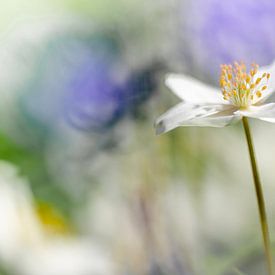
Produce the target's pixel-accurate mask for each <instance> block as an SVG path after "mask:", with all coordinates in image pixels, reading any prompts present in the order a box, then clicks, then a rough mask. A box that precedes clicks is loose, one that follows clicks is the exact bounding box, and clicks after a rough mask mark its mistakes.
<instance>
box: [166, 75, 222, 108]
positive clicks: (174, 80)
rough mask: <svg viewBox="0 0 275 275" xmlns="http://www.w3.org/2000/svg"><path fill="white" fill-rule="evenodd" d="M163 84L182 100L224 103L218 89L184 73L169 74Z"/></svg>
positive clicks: (195, 102)
mask: <svg viewBox="0 0 275 275" xmlns="http://www.w3.org/2000/svg"><path fill="white" fill-rule="evenodd" d="M165 84H166V85H167V86H168V87H169V88H170V89H171V90H172V91H173V92H174V93H175V94H176V95H177V96H178V97H179V98H180V99H182V100H183V101H185V102H190V103H194V104H226V101H225V100H224V99H223V96H222V92H221V91H219V89H217V88H214V87H211V86H209V85H206V84H204V83H202V82H200V81H199V80H196V79H194V78H192V77H189V76H185V75H177V74H170V75H168V76H167V78H166V80H165Z"/></svg>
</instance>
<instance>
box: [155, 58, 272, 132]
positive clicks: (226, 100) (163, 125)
mask: <svg viewBox="0 0 275 275" xmlns="http://www.w3.org/2000/svg"><path fill="white" fill-rule="evenodd" d="M274 75H275V64H274V63H273V64H272V65H271V66H268V67H265V68H260V69H259V70H258V65H252V67H251V69H250V71H249V72H247V71H246V66H245V65H244V64H243V63H241V64H238V63H237V62H235V63H234V66H231V65H222V66H221V78H220V86H221V92H219V89H217V88H214V87H210V86H207V85H205V84H204V83H201V82H199V81H198V80H195V79H193V78H191V77H187V76H183V75H182V76H181V75H173V74H172V75H169V76H168V77H167V79H166V84H167V86H168V87H170V88H171V90H172V91H173V92H174V93H175V94H176V95H177V96H179V97H180V98H181V99H182V100H183V102H181V103H179V104H178V105H176V106H175V107H173V108H172V109H170V110H169V111H168V112H166V113H165V114H164V115H162V116H161V117H160V118H159V119H158V120H157V121H156V129H157V134H161V133H165V132H168V131H170V130H172V129H174V128H176V127H179V126H210V127H224V126H227V125H229V124H232V123H234V122H237V121H239V120H241V119H242V117H252V118H258V119H261V120H265V121H268V122H273V123H275V103H274V102H272V103H270V102H269V101H268V99H270V96H271V95H272V94H273V93H274V91H275V81H274V80H275V77H274ZM268 84H269V85H268Z"/></svg>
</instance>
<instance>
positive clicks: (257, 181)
mask: <svg viewBox="0 0 275 275" xmlns="http://www.w3.org/2000/svg"><path fill="white" fill-rule="evenodd" d="M243 127H244V131H245V136H246V140H247V145H248V150H249V156H250V161H251V167H252V172H253V179H254V185H255V191H256V196H257V202H258V208H259V216H260V222H261V227H262V235H263V242H264V248H265V256H266V261H267V267H268V274H269V275H273V274H274V273H273V264H272V255H271V245H270V238H269V230H268V223H267V216H266V210H265V201H264V195H263V190H262V186H261V182H260V177H259V173H258V168H257V162H256V157H255V152H254V147H253V141H252V136H251V133H250V127H249V123H248V119H247V118H246V117H244V118H243Z"/></svg>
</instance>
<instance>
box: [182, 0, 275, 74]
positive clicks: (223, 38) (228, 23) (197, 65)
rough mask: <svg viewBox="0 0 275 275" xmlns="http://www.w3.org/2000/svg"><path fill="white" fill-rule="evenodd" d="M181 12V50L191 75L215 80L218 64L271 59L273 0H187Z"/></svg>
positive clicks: (273, 54) (274, 51)
mask: <svg viewBox="0 0 275 275" xmlns="http://www.w3.org/2000/svg"><path fill="white" fill-rule="evenodd" d="M182 11H183V13H182V22H183V24H182V31H183V35H184V41H183V44H182V45H181V48H182V49H183V53H184V55H185V58H186V62H188V66H190V67H191V68H192V69H191V70H192V73H200V74H201V75H202V76H204V77H209V76H210V77H212V79H213V78H215V79H216V75H218V72H219V65H220V64H222V63H232V61H235V60H242V61H244V62H245V63H252V62H256V63H258V64H260V65H266V64H269V63H271V62H272V61H273V60H274V58H275V35H274V25H275V16H274V14H275V2H274V1H273V0H263V1H250V0H241V1H240V0H232V1H219V0H197V1H189V0H188V8H187V5H186V7H185V8H184V9H183V10H182Z"/></svg>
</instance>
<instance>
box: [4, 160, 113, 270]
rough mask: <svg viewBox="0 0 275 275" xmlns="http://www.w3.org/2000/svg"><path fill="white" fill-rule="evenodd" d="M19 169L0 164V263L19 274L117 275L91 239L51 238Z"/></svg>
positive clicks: (106, 256)
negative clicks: (19, 173)
mask: <svg viewBox="0 0 275 275" xmlns="http://www.w3.org/2000/svg"><path fill="white" fill-rule="evenodd" d="M32 200H33V198H32V194H31V192H30V190H29V189H28V187H27V183H26V181H25V180H24V179H22V177H20V176H19V175H18V171H17V169H16V167H14V166H12V165H11V164H9V163H7V162H4V161H0V216H1V219H0V260H1V262H3V263H4V264H5V265H6V266H7V267H8V268H11V269H12V271H13V272H14V273H15V274H18V275H37V274H40V275H62V274H64V275H65V274H66V275H70V274H71V275H78V274H81V275H82V274H96V275H100V274H102V275H108V274H114V272H113V269H112V263H111V261H110V259H109V257H108V254H107V253H106V252H105V251H104V250H103V249H101V248H100V247H98V246H97V245H95V244H94V242H93V241H92V240H91V239H88V238H84V237H77V236H62V237H61V236H52V235H49V234H48V232H46V230H44V228H43V225H42V223H41V222H40V220H39V218H38V215H37V212H36V211H35V208H34V205H33V202H32Z"/></svg>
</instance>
